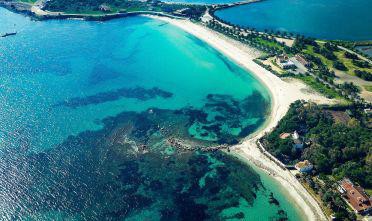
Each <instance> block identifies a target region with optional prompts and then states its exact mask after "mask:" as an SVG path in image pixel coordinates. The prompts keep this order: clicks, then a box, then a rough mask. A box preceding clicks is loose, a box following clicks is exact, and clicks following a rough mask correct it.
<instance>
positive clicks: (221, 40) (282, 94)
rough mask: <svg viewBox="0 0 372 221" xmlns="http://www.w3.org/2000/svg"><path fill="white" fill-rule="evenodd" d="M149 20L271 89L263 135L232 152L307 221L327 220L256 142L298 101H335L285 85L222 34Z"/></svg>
mask: <svg viewBox="0 0 372 221" xmlns="http://www.w3.org/2000/svg"><path fill="white" fill-rule="evenodd" d="M148 17H151V18H155V19H159V20H162V21H166V22H169V23H170V24H172V25H175V26H177V27H179V28H181V29H183V30H184V31H186V32H188V33H190V34H192V35H194V36H195V37H197V38H199V39H201V40H203V41H204V42H206V43H208V44H209V45H210V46H212V47H214V48H215V49H217V50H218V51H220V52H222V53H223V54H224V55H226V56H227V57H229V58H230V59H232V60H233V61H235V62H236V63H237V64H239V65H241V66H242V67H244V68H246V69H247V70H249V72H250V73H252V74H253V75H254V76H255V77H256V78H257V79H258V80H259V81H261V82H262V83H263V84H264V85H265V86H266V87H267V88H268V90H269V91H270V94H271V103H272V110H271V114H270V116H269V119H268V120H267V122H266V123H265V125H264V126H263V127H262V128H261V129H260V130H259V131H257V132H256V133H254V134H252V135H251V136H250V137H248V138H247V139H245V140H244V141H243V142H242V144H240V145H237V146H235V147H233V148H232V150H233V151H234V152H235V153H237V154H239V156H241V157H242V158H244V159H246V160H248V161H249V162H251V163H254V164H255V165H256V166H258V167H259V168H261V169H263V170H264V171H266V172H267V173H269V174H270V175H271V176H272V177H273V178H275V179H276V180H277V181H279V182H280V184H281V185H282V186H283V187H284V189H285V190H286V192H287V193H288V195H289V197H290V198H291V199H292V200H293V201H295V202H296V204H297V205H298V206H299V207H300V208H301V210H302V212H303V214H304V215H305V216H306V217H305V218H306V220H327V218H326V217H325V215H324V214H323V212H322V210H321V208H320V206H319V205H318V204H317V202H316V201H315V199H314V198H313V197H312V196H311V195H310V194H309V193H308V192H307V191H306V190H305V188H304V187H303V186H302V185H301V184H300V183H299V181H298V180H297V179H296V178H295V177H294V176H293V175H292V174H291V173H290V172H289V171H288V170H283V169H281V168H280V167H279V166H278V165H277V164H275V163H274V162H273V161H272V160H270V159H269V158H268V157H266V156H265V155H264V154H263V153H262V152H261V151H260V149H259V148H258V147H257V144H256V141H257V140H258V139H259V138H260V137H262V136H263V135H264V134H265V133H266V132H269V131H270V130H272V129H273V128H274V127H275V126H276V125H277V124H278V122H279V120H280V119H281V118H282V117H283V116H284V115H285V114H286V112H287V111H288V108H289V106H290V104H291V103H293V102H294V101H296V100H299V99H301V100H306V101H313V102H316V103H330V102H331V101H330V100H329V99H326V98H324V97H322V96H320V95H317V94H312V93H307V92H305V91H306V89H307V87H306V86H305V85H304V84H302V83H300V82H291V83H288V82H285V81H282V80H281V79H280V78H279V77H277V76H275V75H273V74H272V73H270V72H269V71H267V70H265V69H264V68H262V67H261V66H259V65H258V64H256V63H255V62H254V61H253V59H254V58H256V57H257V55H258V54H259V53H258V52H257V51H256V50H255V49H252V48H249V47H248V46H245V45H243V44H241V43H240V42H237V41H234V40H232V39H229V38H227V37H225V36H224V35H222V34H220V33H217V32H214V31H212V30H210V29H208V28H205V27H204V26H202V25H199V24H195V23H192V22H191V21H188V20H180V19H170V18H165V17H158V16H148Z"/></svg>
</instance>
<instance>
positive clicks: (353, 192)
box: [340, 179, 372, 212]
mask: <svg viewBox="0 0 372 221" xmlns="http://www.w3.org/2000/svg"><path fill="white" fill-rule="evenodd" d="M340 186H341V187H342V188H343V189H344V190H345V191H346V192H345V195H344V196H345V198H346V199H347V201H348V202H349V203H350V205H351V206H352V207H353V208H354V209H355V210H356V211H357V212H363V211H365V210H368V209H371V207H372V206H371V203H372V202H371V199H370V198H369V197H368V196H367V194H366V193H365V191H364V189H363V188H362V187H360V186H355V185H354V184H353V183H352V182H351V181H350V180H349V179H343V180H342V181H341V182H340Z"/></svg>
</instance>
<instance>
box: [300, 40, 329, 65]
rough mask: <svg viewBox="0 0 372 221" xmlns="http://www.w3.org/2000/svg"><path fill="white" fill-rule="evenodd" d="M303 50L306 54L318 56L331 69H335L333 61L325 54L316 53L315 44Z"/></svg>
mask: <svg viewBox="0 0 372 221" xmlns="http://www.w3.org/2000/svg"><path fill="white" fill-rule="evenodd" d="M302 52H304V53H306V54H310V55H313V56H315V57H318V58H319V59H320V60H321V61H322V63H323V64H325V65H326V66H327V67H328V68H329V69H331V70H332V69H333V62H332V61H331V60H328V59H327V58H326V57H324V56H323V55H321V54H318V53H315V52H314V46H311V45H307V46H306V49H304V50H302Z"/></svg>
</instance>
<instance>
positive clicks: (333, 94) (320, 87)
mask: <svg viewBox="0 0 372 221" xmlns="http://www.w3.org/2000/svg"><path fill="white" fill-rule="evenodd" d="M295 78H297V79H300V80H302V81H303V82H304V83H305V84H307V85H309V86H310V87H311V88H313V89H314V90H315V91H317V92H319V93H321V94H323V95H325V96H326V97H327V98H334V99H342V100H343V99H344V98H343V97H342V96H340V95H339V94H338V93H337V91H335V90H334V89H332V88H328V87H327V86H325V85H324V84H322V83H321V82H317V81H316V80H315V79H314V78H313V77H312V76H303V75H296V76H295Z"/></svg>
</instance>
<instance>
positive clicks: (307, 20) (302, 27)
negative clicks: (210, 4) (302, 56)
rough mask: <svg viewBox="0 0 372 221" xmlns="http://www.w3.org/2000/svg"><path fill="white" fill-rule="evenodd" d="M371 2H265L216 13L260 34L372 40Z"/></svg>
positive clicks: (289, 0)
mask: <svg viewBox="0 0 372 221" xmlns="http://www.w3.org/2000/svg"><path fill="white" fill-rule="evenodd" d="M371 9H372V1H370V0H350V1H345V0H312V1H306V0H265V1H262V2H258V3H253V4H247V5H242V6H238V7H233V8H228V9H224V10H220V11H217V12H216V15H217V16H218V17H220V18H221V19H223V20H226V21H228V22H231V23H233V24H238V25H241V26H247V27H253V28H256V29H258V30H260V31H264V30H274V31H286V32H291V33H296V34H302V35H305V36H310V37H316V38H321V39H333V40H335V39H337V40H372V13H371Z"/></svg>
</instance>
